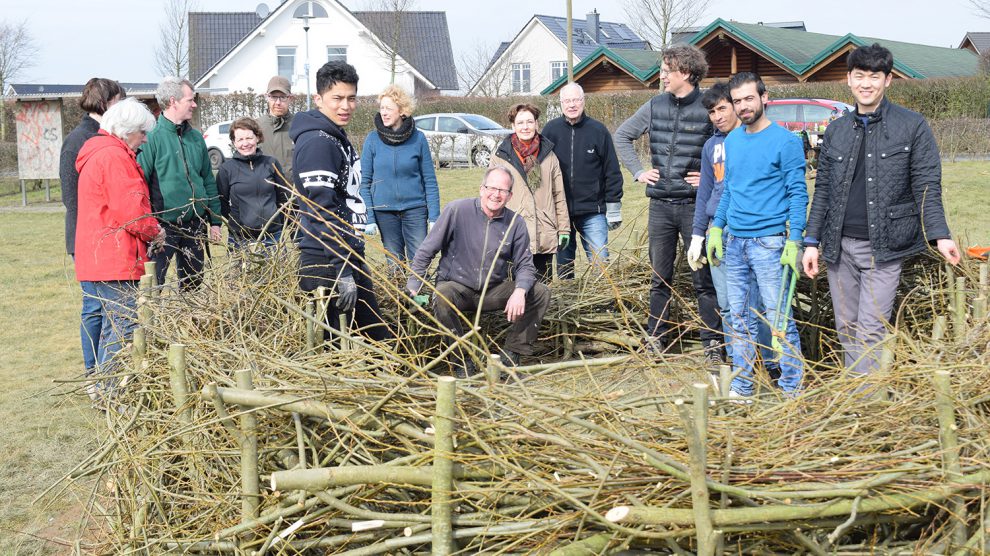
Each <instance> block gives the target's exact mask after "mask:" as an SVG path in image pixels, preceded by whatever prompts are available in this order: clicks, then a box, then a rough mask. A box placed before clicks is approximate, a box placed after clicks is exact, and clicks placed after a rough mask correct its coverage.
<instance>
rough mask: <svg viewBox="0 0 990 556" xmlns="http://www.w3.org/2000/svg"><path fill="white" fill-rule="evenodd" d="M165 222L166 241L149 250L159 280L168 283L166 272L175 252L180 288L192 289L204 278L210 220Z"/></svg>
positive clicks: (161, 282)
mask: <svg viewBox="0 0 990 556" xmlns="http://www.w3.org/2000/svg"><path fill="white" fill-rule="evenodd" d="M161 225H162V227H163V228H164V229H165V245H164V246H162V247H161V248H160V249H157V250H155V252H154V253H149V255H151V260H153V261H155V274H156V277H155V278H156V279H157V280H158V283H159V284H164V283H165V275H166V274H168V267H169V265H170V264H171V262H172V257H173V256H174V257H175V270H176V274H177V275H178V279H179V289H180V290H183V291H188V290H192V289H196V288H198V287H199V285H200V284H201V283H202V282H203V264H204V243H205V242H206V223H205V222H203V221H201V220H197V221H194V222H187V223H182V224H176V223H172V222H161Z"/></svg>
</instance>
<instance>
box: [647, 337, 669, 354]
mask: <svg viewBox="0 0 990 556" xmlns="http://www.w3.org/2000/svg"><path fill="white" fill-rule="evenodd" d="M643 351H644V352H646V353H653V354H657V355H659V354H661V353H664V352H666V351H667V343H666V342H664V340H663V338H661V337H660V336H647V337H646V338H644V339H643Z"/></svg>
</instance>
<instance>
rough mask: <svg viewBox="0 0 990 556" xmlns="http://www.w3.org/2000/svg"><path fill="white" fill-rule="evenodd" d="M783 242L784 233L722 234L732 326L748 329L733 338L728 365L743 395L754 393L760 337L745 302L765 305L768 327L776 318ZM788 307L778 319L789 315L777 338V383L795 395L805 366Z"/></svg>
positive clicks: (734, 387)
mask: <svg viewBox="0 0 990 556" xmlns="http://www.w3.org/2000/svg"><path fill="white" fill-rule="evenodd" d="M785 240H786V238H785V237H784V236H783V235H778V236H768V237H757V238H742V237H737V236H734V235H732V234H726V241H725V261H724V262H723V264H724V265H726V267H727V269H726V272H727V278H728V280H727V281H728V286H729V307H730V310H731V311H732V320H733V322H734V323H735V329H736V330H745V331H746V333H745V334H737V335H736V336H735V337H733V339H732V354H733V356H732V365H733V366H734V367H735V368H736V370H737V371H739V374H738V375H736V377H735V378H734V379H732V390H733V391H735V392H737V393H739V394H742V395H744V396H749V395H751V394H752V393H753V360H754V359H755V356H756V349H755V347H754V345H755V344H754V342H753V338H756V337H757V336H758V335H759V330H758V329H757V327H756V326H753V324H754V321H753V319H749V318H746V317H747V315H749V314H751V313H752V311H751V307H750V303H749V302H748V300H749V299H750V298H751V297H755V296H758V297H759V299H760V300H761V301H762V302H763V306H764V307H765V308H766V319H767V322H769V323H770V325H771V326H772V325H773V324H774V323H776V322H777V319H778V317H777V306H778V301H779V300H778V298H779V296H780V284H781V281H782V280H783V275H784V267H783V266H781V264H780V254H781V252H783V250H784V242H785ZM789 273H790V271H788V275H789ZM751 275H753V276H755V278H756V292H751V291H750V288H751V284H752V279H751ZM784 295H786V290H785V294H784ZM790 311H791V308H790V307H783V308H782V313H783V314H782V315H781V317H782V318H786V319H787V329H786V334H785V338H784V340H783V341H782V342H781V344H782V347H783V353H782V354H781V356H780V379H779V380H778V381H777V384H778V385H779V386H780V388H781V389H782V390H783V391H784V392H786V393H788V394H796V393H797V392H798V390H799V389H800V388H801V377H802V374H803V373H804V364H803V362H802V360H801V340H800V338H799V337H798V332H797V325H796V324H795V323H794V319H793V318H791V317H790Z"/></svg>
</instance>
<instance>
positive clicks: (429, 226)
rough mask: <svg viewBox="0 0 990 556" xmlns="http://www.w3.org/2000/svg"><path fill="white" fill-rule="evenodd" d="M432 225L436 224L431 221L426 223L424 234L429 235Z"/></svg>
mask: <svg viewBox="0 0 990 556" xmlns="http://www.w3.org/2000/svg"><path fill="white" fill-rule="evenodd" d="M434 224H436V222H433V221H432V220H431V221H430V222H427V223H426V233H430V232H432V231H433V225H434Z"/></svg>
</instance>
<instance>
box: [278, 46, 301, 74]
mask: <svg viewBox="0 0 990 556" xmlns="http://www.w3.org/2000/svg"><path fill="white" fill-rule="evenodd" d="M289 50H291V51H292V53H291V54H289V52H288V51H289ZM296 50H297V48H296V47H295V46H276V47H275V68H276V71H277V72H278V74H279V75H281V76H282V77H284V78H286V79H288V80H289V82H292V81H293V80H294V79H295V77H296ZM283 58H291V59H292V68H291V71H290V72H289V74H288V75H286V74H285V73H283V71H282V59H283Z"/></svg>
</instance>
